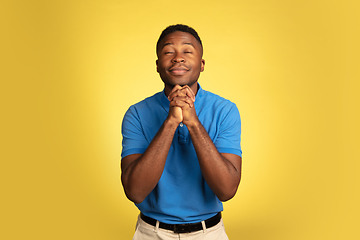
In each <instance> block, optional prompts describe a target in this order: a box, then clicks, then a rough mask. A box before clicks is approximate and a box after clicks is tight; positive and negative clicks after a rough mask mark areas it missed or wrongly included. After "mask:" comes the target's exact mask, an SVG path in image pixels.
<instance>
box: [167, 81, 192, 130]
mask: <svg viewBox="0 0 360 240" xmlns="http://www.w3.org/2000/svg"><path fill="white" fill-rule="evenodd" d="M168 99H169V101H170V110H169V116H168V118H169V119H171V120H174V121H175V122H176V123H177V124H179V123H180V122H182V123H183V124H185V125H187V126H189V125H191V124H194V123H196V122H197V121H198V118H197V115H196V111H195V105H194V102H195V94H194V92H193V91H192V90H191V88H190V87H189V86H188V85H185V86H184V87H181V86H180V85H176V86H175V87H174V88H173V89H172V90H171V92H170V93H169V96H168Z"/></svg>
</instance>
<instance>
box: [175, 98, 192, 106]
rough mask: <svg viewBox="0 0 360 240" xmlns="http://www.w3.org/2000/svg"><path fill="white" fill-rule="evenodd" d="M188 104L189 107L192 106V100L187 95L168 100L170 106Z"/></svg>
mask: <svg viewBox="0 0 360 240" xmlns="http://www.w3.org/2000/svg"><path fill="white" fill-rule="evenodd" d="M184 104H185V105H184ZM186 105H187V106H188V107H190V108H192V107H193V106H194V103H193V101H191V99H190V98H189V97H175V98H174V99H173V100H172V101H171V102H170V106H179V107H180V106H181V107H184V106H186Z"/></svg>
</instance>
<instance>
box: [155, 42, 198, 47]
mask: <svg viewBox="0 0 360 240" xmlns="http://www.w3.org/2000/svg"><path fill="white" fill-rule="evenodd" d="M167 45H174V44H173V43H170V42H169V43H165V44H164V45H163V46H162V48H164V47H165V46H167ZM182 45H190V46H192V47H193V48H195V46H194V44H192V43H190V42H183V43H182Z"/></svg>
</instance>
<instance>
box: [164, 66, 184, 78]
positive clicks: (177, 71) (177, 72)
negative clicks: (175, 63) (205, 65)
mask: <svg viewBox="0 0 360 240" xmlns="http://www.w3.org/2000/svg"><path fill="white" fill-rule="evenodd" d="M188 71H189V69H187V68H186V67H182V66H180V67H172V68H170V69H169V72H170V74H172V75H175V76H176V75H184V74H186V73H187V72H188Z"/></svg>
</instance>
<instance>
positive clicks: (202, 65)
mask: <svg viewBox="0 0 360 240" xmlns="http://www.w3.org/2000/svg"><path fill="white" fill-rule="evenodd" d="M204 67H205V60H204V59H201V66H200V72H203V71H204Z"/></svg>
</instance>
